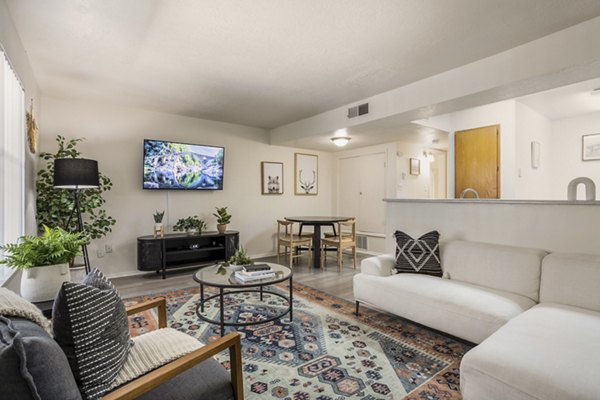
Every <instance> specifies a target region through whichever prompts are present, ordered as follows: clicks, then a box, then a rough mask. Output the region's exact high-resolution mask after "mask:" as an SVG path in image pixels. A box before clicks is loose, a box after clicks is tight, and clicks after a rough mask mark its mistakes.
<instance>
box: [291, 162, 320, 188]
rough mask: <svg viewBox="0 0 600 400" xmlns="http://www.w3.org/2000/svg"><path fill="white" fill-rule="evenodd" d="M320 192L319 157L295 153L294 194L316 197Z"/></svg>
mask: <svg viewBox="0 0 600 400" xmlns="http://www.w3.org/2000/svg"><path fill="white" fill-rule="evenodd" d="M318 192H319V157H318V156H317V155H315V154H304V153H294V193H295V194H297V195H316V194H317V193H318Z"/></svg>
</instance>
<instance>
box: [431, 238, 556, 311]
mask: <svg viewBox="0 0 600 400" xmlns="http://www.w3.org/2000/svg"><path fill="white" fill-rule="evenodd" d="M546 254H548V253H547V252H545V251H543V250H536V249H529V248H524V247H514V246H504V245H498V244H490V243H478V242H466V241H459V240H456V241H450V242H448V243H446V244H445V245H444V246H442V251H441V256H442V269H443V270H444V272H445V273H447V274H448V275H449V277H450V279H452V280H457V281H462V282H468V283H473V284H475V285H479V286H485V287H488V288H492V289H498V290H502V291H505V292H512V293H516V294H519V295H521V296H526V297H529V298H530V299H532V300H534V301H536V302H537V301H538V300H539V291H540V275H541V265H542V259H543V258H544V256H546Z"/></svg>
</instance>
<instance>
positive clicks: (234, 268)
mask: <svg viewBox="0 0 600 400" xmlns="http://www.w3.org/2000/svg"><path fill="white" fill-rule="evenodd" d="M229 269H231V270H232V271H234V272H235V271H241V270H243V269H244V266H243V265H239V264H229Z"/></svg>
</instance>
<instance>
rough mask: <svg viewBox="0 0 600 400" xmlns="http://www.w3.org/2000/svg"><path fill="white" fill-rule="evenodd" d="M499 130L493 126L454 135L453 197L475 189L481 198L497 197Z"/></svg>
mask: <svg viewBox="0 0 600 400" xmlns="http://www.w3.org/2000/svg"><path fill="white" fill-rule="evenodd" d="M499 131H500V126H499V125H493V126H486V127H482V128H475V129H467V130H464V131H457V132H455V134H454V197H455V198H460V194H461V192H462V191H463V190H465V189H466V188H472V189H475V190H476V191H477V193H478V194H479V198H482V199H499V198H500V148H499ZM465 197H469V198H470V197H474V196H473V195H472V194H467V195H466V196H465Z"/></svg>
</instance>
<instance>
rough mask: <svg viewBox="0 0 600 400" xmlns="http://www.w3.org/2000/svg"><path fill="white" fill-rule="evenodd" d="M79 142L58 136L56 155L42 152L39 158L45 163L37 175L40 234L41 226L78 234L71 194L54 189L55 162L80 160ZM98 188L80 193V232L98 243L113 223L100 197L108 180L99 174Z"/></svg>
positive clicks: (106, 188)
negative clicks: (81, 229)
mask: <svg viewBox="0 0 600 400" xmlns="http://www.w3.org/2000/svg"><path fill="white" fill-rule="evenodd" d="M81 141H83V139H82V138H76V139H70V140H67V139H66V138H65V137H63V136H60V135H58V136H57V137H56V143H57V145H58V150H57V151H56V153H48V152H44V153H41V154H40V158H41V159H43V160H45V161H46V165H45V167H44V168H41V169H40V170H39V171H38V173H37V182H36V189H37V204H36V207H37V214H36V217H37V222H38V230H39V231H40V232H43V230H44V229H43V226H44V225H47V226H53V227H61V228H63V229H64V230H66V231H69V232H75V231H77V230H78V226H77V217H76V215H75V214H74V212H73V208H74V206H75V204H74V203H75V202H74V198H73V191H71V190H64V189H55V188H54V185H53V180H54V160H55V159H57V158H79V156H80V155H81V152H80V151H79V150H77V144H78V143H79V142H81ZM99 175H100V176H99V178H100V179H99V181H100V186H99V187H98V188H94V189H85V190H82V191H80V193H79V201H80V207H81V214H82V216H83V231H84V232H85V234H86V235H87V236H88V237H89V238H91V239H99V238H101V237H103V236H104V235H106V234H107V233H109V232H111V231H112V228H111V227H112V226H113V225H114V224H115V223H116V220H115V219H114V218H113V217H111V216H110V215H108V214H107V213H106V210H105V209H104V208H103V207H104V204H105V203H106V201H105V200H104V197H103V194H104V193H105V192H107V191H109V190H110V189H111V188H112V182H111V180H110V179H109V178H108V177H107V176H105V175H103V174H102V173H101V172H100V173H99Z"/></svg>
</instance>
